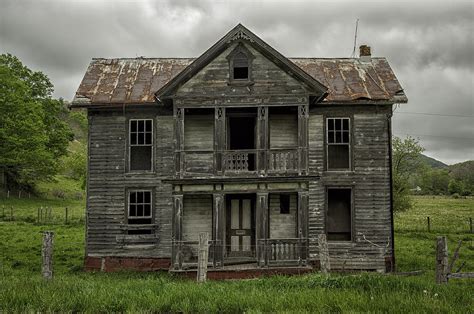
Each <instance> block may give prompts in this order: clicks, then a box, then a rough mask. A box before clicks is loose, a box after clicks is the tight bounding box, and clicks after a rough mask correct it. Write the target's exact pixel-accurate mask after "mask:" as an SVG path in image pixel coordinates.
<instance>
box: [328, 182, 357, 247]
mask: <svg viewBox="0 0 474 314" xmlns="http://www.w3.org/2000/svg"><path fill="white" fill-rule="evenodd" d="M327 202H328V211H327V220H326V230H327V239H328V241H351V240H352V219H351V211H352V210H351V208H352V190H351V189H348V188H344V189H342V188H329V189H328V190H327Z"/></svg>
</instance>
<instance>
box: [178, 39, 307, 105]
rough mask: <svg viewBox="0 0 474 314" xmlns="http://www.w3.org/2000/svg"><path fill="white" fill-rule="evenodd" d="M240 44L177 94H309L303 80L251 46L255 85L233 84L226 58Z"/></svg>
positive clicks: (216, 59)
mask: <svg viewBox="0 0 474 314" xmlns="http://www.w3.org/2000/svg"><path fill="white" fill-rule="evenodd" d="M236 45H237V44H233V45H231V46H230V47H229V48H227V49H226V50H225V51H224V52H223V53H222V54H221V55H219V56H218V57H216V58H215V59H214V60H213V61H211V62H210V63H209V64H208V65H207V66H205V67H204V68H203V69H202V70H201V71H199V72H198V73H197V74H196V75H195V76H194V77H192V78H191V79H190V80H189V81H187V82H186V83H185V84H183V85H182V86H181V87H180V88H179V89H178V91H177V92H176V95H177V96H178V97H182V96H209V95H215V96H217V97H221V96H222V95H228V96H229V95H230V96H236V95H242V96H249V95H271V94H282V93H288V94H296V95H297V94H301V95H305V93H306V91H305V89H304V88H303V87H302V85H301V83H300V82H299V81H297V80H296V79H294V78H292V77H291V76H290V75H288V74H287V73H286V72H284V71H283V70H282V69H281V68H279V67H278V66H277V65H275V64H274V63H273V62H272V61H270V60H268V59H267V58H266V57H265V56H263V55H262V54H261V53H260V52H258V51H256V50H255V49H254V48H252V47H251V46H249V45H245V47H246V48H247V49H248V50H249V51H250V52H251V53H252V55H253V56H254V57H255V58H254V59H253V60H252V66H251V67H252V79H253V82H254V84H253V85H251V86H235V85H229V84H228V83H229V61H228V60H227V58H226V57H227V56H228V55H229V54H230V53H231V52H232V50H234V48H235V47H236ZM237 102H238V101H237ZM188 103H189V102H188Z"/></svg>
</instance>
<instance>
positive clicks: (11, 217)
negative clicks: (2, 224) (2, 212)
mask: <svg viewBox="0 0 474 314" xmlns="http://www.w3.org/2000/svg"><path fill="white" fill-rule="evenodd" d="M10 220H11V221H13V206H10Z"/></svg>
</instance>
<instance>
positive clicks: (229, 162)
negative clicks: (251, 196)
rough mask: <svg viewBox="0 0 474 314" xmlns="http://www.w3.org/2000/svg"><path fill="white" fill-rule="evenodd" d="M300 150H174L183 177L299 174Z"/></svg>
mask: <svg viewBox="0 0 474 314" xmlns="http://www.w3.org/2000/svg"><path fill="white" fill-rule="evenodd" d="M300 155H301V151H300V150H299V149H297V148H284V149H280V148H276V149H273V148H272V149H266V150H263V149H249V150H225V151H218V152H217V151H209V150H207V151H206V150H203V151H199V150H192V151H187V150H184V151H177V156H179V158H180V160H181V162H179V163H177V165H179V167H180V170H179V172H181V173H183V174H196V173H197V174H207V175H216V174H219V173H226V174H231V175H232V174H250V173H254V174H256V173H258V174H262V173H271V174H285V173H299V172H301V171H302V170H304V169H299V168H300V167H303V166H302V165H300V162H299V160H300V159H301V156H300Z"/></svg>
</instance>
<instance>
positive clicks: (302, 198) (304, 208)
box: [298, 191, 309, 262]
mask: <svg viewBox="0 0 474 314" xmlns="http://www.w3.org/2000/svg"><path fill="white" fill-rule="evenodd" d="M308 207H309V193H308V192H306V191H304V192H298V238H299V239H300V245H301V246H300V247H301V251H300V257H301V260H302V261H304V262H306V260H307V258H308V247H309V241H308Z"/></svg>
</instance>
